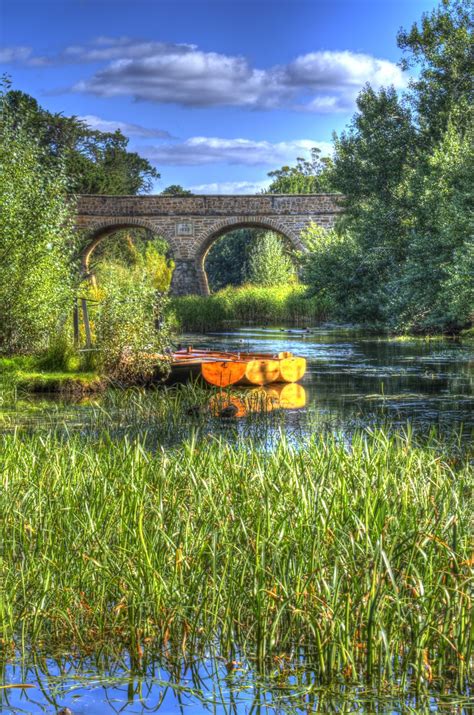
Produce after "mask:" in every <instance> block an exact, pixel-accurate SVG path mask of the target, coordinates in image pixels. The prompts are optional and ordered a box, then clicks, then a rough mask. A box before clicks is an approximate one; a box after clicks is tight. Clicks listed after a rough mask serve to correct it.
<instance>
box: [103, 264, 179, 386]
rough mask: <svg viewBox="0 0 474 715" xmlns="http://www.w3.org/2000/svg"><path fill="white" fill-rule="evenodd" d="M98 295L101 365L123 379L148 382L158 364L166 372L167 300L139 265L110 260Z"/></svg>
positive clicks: (112, 376)
mask: <svg viewBox="0 0 474 715" xmlns="http://www.w3.org/2000/svg"><path fill="white" fill-rule="evenodd" d="M100 291H101V294H102V299H101V301H100V303H99V306H98V309H97V314H96V317H95V321H94V333H95V345H96V348H97V353H96V354H97V363H98V367H99V369H101V370H102V371H103V372H105V373H106V374H107V375H108V376H109V377H111V378H113V379H115V380H118V381H120V382H121V383H135V382H140V381H146V380H147V379H149V378H150V377H151V376H152V375H153V374H154V373H155V371H156V368H157V365H158V366H159V367H160V368H161V370H162V371H163V372H166V364H167V360H166V357H165V356H166V352H167V349H168V346H169V329H168V324H167V322H166V321H164V320H163V317H162V316H163V313H164V309H165V306H166V301H167V299H166V298H165V297H164V295H163V294H161V293H159V292H158V291H157V290H156V289H155V287H154V285H153V281H151V280H150V275H149V273H148V272H147V271H146V270H145V269H144V268H143V267H142V266H137V267H136V268H135V269H133V270H131V269H127V268H125V267H123V266H120V265H117V264H109V265H107V266H104V267H103V268H102V270H101V288H100Z"/></svg>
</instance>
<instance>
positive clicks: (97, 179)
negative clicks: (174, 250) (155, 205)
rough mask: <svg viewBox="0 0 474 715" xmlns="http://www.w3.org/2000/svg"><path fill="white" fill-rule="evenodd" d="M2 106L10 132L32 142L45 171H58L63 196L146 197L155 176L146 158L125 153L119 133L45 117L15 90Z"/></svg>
mask: <svg viewBox="0 0 474 715" xmlns="http://www.w3.org/2000/svg"><path fill="white" fill-rule="evenodd" d="M3 101H4V106H5V108H8V114H9V117H10V122H11V126H12V129H13V130H14V131H21V132H22V133H23V134H28V135H29V136H30V137H31V138H33V139H34V140H35V142H36V143H37V145H38V147H39V148H40V149H42V151H43V162H44V163H45V164H46V165H47V166H48V167H50V168H51V169H53V170H55V169H58V168H59V169H61V170H63V171H64V173H65V176H66V179H67V189H68V191H69V192H72V193H78V194H126V195H127V194H138V193H144V192H145V193H146V192H147V191H150V190H151V188H152V186H153V182H154V180H155V179H158V178H159V176H160V175H159V173H158V172H157V170H156V169H155V168H154V167H153V166H152V165H151V164H150V163H149V162H148V161H147V159H144V158H143V157H141V156H139V154H137V153H136V152H131V151H129V150H128V149H127V146H128V139H127V137H125V136H124V135H123V134H122V133H121V132H120V131H119V130H117V131H115V132H100V131H98V130H95V129H91V128H90V127H89V126H88V125H87V124H86V123H85V122H83V121H81V120H79V119H78V118H77V117H74V116H73V117H65V116H63V115H62V114H59V113H51V112H48V111H47V110H45V109H43V108H42V107H40V105H39V104H38V102H37V101H36V99H34V98H33V97H31V96H30V95H28V94H25V93H24V92H20V91H18V90H10V91H8V92H7V93H6V95H5V97H4V99H3Z"/></svg>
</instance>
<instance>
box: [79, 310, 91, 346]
mask: <svg viewBox="0 0 474 715" xmlns="http://www.w3.org/2000/svg"><path fill="white" fill-rule="evenodd" d="M81 303H82V319H83V320H84V330H85V333H86V348H90V347H91V346H92V339H91V326H90V323H89V312H88V310H87V300H86V299H85V298H81Z"/></svg>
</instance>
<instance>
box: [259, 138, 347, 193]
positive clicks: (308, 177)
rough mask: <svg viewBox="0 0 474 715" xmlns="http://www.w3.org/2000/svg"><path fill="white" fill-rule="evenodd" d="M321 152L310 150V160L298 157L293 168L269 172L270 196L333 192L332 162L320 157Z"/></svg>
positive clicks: (284, 167)
mask: <svg viewBox="0 0 474 715" xmlns="http://www.w3.org/2000/svg"><path fill="white" fill-rule="evenodd" d="M320 154H321V150H320V149H318V148H317V147H313V149H311V158H310V159H304V158H302V157H298V158H297V160H296V165H295V166H282V167H281V169H275V170H274V171H270V172H269V173H268V176H269V177H270V178H271V179H272V183H271V184H270V186H269V187H268V189H267V191H268V192H269V193H270V194H318V193H326V192H331V191H334V187H333V183H332V180H331V169H332V160H331V159H330V158H329V157H321V156H320Z"/></svg>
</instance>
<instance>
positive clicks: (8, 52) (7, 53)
mask: <svg viewBox="0 0 474 715" xmlns="http://www.w3.org/2000/svg"><path fill="white" fill-rule="evenodd" d="M32 53H33V50H32V48H31V47H24V46H18V47H0V62H4V63H5V64H16V63H25V62H27V61H28V60H29V58H30V57H31V55H32Z"/></svg>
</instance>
